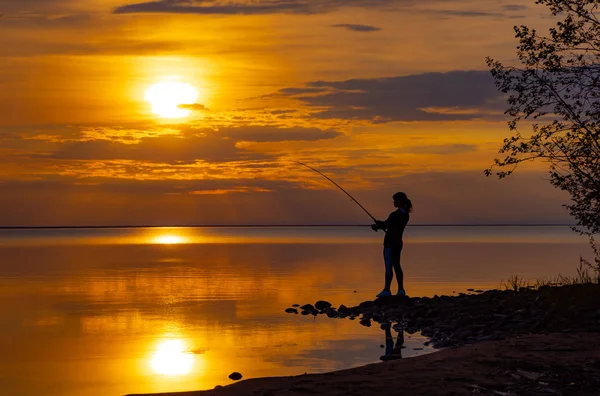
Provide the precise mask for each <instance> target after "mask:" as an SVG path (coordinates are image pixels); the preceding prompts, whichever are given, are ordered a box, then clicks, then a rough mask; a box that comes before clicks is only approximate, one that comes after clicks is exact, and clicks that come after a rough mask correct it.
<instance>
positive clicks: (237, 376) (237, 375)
mask: <svg viewBox="0 0 600 396" xmlns="http://www.w3.org/2000/svg"><path fill="white" fill-rule="evenodd" d="M229 379H232V380H234V381H239V380H241V379H242V374H240V373H238V372H237V371H234V372H233V373H231V374H229Z"/></svg>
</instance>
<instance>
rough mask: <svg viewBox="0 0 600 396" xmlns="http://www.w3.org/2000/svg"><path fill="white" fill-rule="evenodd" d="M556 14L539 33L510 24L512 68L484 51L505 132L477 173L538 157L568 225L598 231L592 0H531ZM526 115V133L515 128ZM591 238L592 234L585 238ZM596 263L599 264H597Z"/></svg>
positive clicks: (599, 156)
mask: <svg viewBox="0 0 600 396" xmlns="http://www.w3.org/2000/svg"><path fill="white" fill-rule="evenodd" d="M536 3H537V4H542V5H545V6H547V7H548V8H549V9H550V11H551V12H552V15H554V16H555V17H558V18H559V19H560V21H559V22H557V24H556V26H555V27H554V28H552V29H550V31H549V34H548V35H547V36H541V35H539V34H538V32H536V31H535V30H534V29H530V28H528V27H527V26H515V28H514V29H515V32H516V38H517V39H518V40H519V45H518V46H517V55H518V57H519V61H520V62H521V65H520V66H519V67H513V66H506V65H503V64H502V63H500V62H498V61H496V60H494V59H491V58H487V64H488V66H489V67H490V69H491V73H492V76H493V77H494V80H495V82H496V86H497V87H498V89H499V90H500V91H502V92H503V93H505V94H508V104H509V108H508V110H506V112H505V113H506V114H508V115H510V116H511V117H512V120H511V121H510V122H509V127H510V130H511V131H513V133H514V134H513V136H511V137H509V138H507V139H504V144H503V146H502V148H501V149H500V154H504V155H505V157H504V158H503V159H496V160H495V164H494V165H493V166H492V167H491V168H489V169H487V170H486V171H485V172H486V174H487V175H488V176H489V175H491V174H495V175H497V176H498V177H500V178H503V177H505V176H508V175H510V174H511V173H512V172H513V171H514V170H515V168H516V167H517V165H518V164H519V163H521V162H524V161H532V160H534V159H538V158H539V159H541V160H543V161H547V162H548V163H549V167H550V182H551V183H552V184H553V185H554V186H555V187H558V188H560V189H562V190H564V191H567V192H568V193H569V194H570V195H571V199H572V202H571V203H570V204H569V205H565V206H566V207H567V208H568V209H569V211H570V214H571V215H572V217H573V218H575V220H577V227H575V230H576V231H578V232H580V233H583V234H587V235H589V236H590V237H592V236H593V235H594V234H598V233H600V21H599V20H598V13H599V12H600V10H599V8H600V0H537V1H536ZM524 120H531V121H532V122H533V123H534V124H533V130H532V133H531V135H530V136H524V135H522V134H521V133H520V132H519V130H518V125H519V124H520V123H521V121H524ZM592 243H593V239H592ZM599 265H600V264H599Z"/></svg>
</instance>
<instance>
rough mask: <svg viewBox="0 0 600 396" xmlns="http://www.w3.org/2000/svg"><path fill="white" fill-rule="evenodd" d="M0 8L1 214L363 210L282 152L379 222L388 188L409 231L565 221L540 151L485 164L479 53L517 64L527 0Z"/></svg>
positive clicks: (91, 219)
mask: <svg viewBox="0 0 600 396" xmlns="http://www.w3.org/2000/svg"><path fill="white" fill-rule="evenodd" d="M134 1H142V2H140V3H135V2H134ZM0 14H1V17H0V63H1V65H2V67H0V87H1V89H0V226H35V225H79V226H81V225H172V224H332V223H335V224H369V223H370V219H369V217H368V216H367V215H366V214H365V213H364V212H362V211H361V210H360V208H358V207H357V206H356V205H355V204H354V203H352V202H350V200H349V199H348V198H347V197H346V196H344V195H343V193H341V192H340V191H339V190H336V189H335V187H334V186H332V185H331V184H330V183H328V182H327V181H326V180H325V179H323V178H322V177H320V176H319V175H317V174H316V173H314V172H311V171H310V170H308V169H306V168H303V167H302V166H300V165H298V164H296V163H295V162H294V161H303V162H306V163H308V164H310V165H311V166H314V167H316V168H318V169H319V170H321V171H323V172H324V173H326V174H327V175H329V176H330V177H332V178H333V179H334V180H336V181H337V182H338V183H339V184H340V185H342V186H343V187H344V188H346V189H347V190H348V191H349V192H350V193H352V194H353V195H354V196H355V197H356V198H357V199H358V200H359V201H360V202H361V203H362V204H363V205H364V206H365V207H367V208H368V209H369V211H370V212H371V213H373V214H374V215H375V216H376V217H378V218H385V217H386V216H387V214H388V213H389V212H390V211H391V210H393V207H392V202H391V195H392V194H393V193H394V192H396V191H404V192H406V193H407V194H408V196H409V198H411V199H412V201H413V204H414V206H415V212H414V214H413V217H412V220H411V223H412V224H481V223H504V224H506V223H510V224H531V223H571V221H570V218H569V216H568V213H567V212H566V210H565V209H564V208H562V207H561V205H562V204H564V203H567V202H568V201H567V199H568V196H567V195H566V194H564V193H562V192H560V191H557V190H555V189H554V188H553V187H552V186H550V184H549V182H548V181H547V178H548V177H547V172H546V171H545V169H546V168H545V164H543V163H533V164H526V165H525V166H523V167H521V168H520V169H519V171H518V172H517V174H515V175H514V176H511V177H510V178H508V179H505V180H498V179H495V178H491V177H490V178H486V177H485V176H484V174H483V170H484V169H485V168H486V167H488V166H489V165H491V164H492V163H493V159H494V158H495V157H496V156H497V151H498V149H499V147H500V146H501V143H502V139H503V138H505V137H508V136H509V135H510V131H509V130H508V127H507V125H506V121H507V118H506V117H505V116H504V115H503V111H504V109H505V108H506V102H505V98H503V97H502V96H501V95H500V94H499V93H498V91H497V90H496V88H495V86H494V84H493V80H492V78H491V76H490V73H489V71H488V70H487V67H486V64H485V57H486V56H491V57H493V58H495V59H499V60H501V61H503V62H506V63H509V64H515V65H516V64H517V61H516V56H515V47H516V45H517V41H516V39H515V38H514V33H513V31H512V27H513V26H514V25H519V24H526V25H528V26H531V27H537V28H539V29H540V30H541V31H545V30H547V28H548V27H550V26H551V25H553V24H554V22H555V21H554V20H553V19H552V18H551V17H550V14H549V13H548V12H547V10H546V9H545V8H544V7H540V6H537V5H535V4H534V1H533V0H507V1H504V0H489V1H481V0H463V1H457V0H431V1H418V0H230V1H217V0H163V1H148V2H143V0H133V1H132V2H127V0H86V1H81V0H0ZM151 87H154V94H150V93H149V92H152V91H149V90H148V89H149V88H151ZM165 87H167V88H169V87H170V88H173V87H175V88H174V89H173V90H172V92H171V91H169V90H168V89H164V88H165ZM186 89H187V90H188V91H190V90H191V92H192V94H191V96H190V95H188V94H189V92H187V91H186ZM186 92H187V93H186ZM186 95H187V96H186ZM149 97H150V102H149V101H147V100H146V99H148V98H149ZM188 97H192V99H193V100H192V103H187V102H189V100H188V99H187V98H188ZM179 104H181V105H183V106H181V107H177V106H178V105H179ZM161 106H162V107H161ZM161 108H162V112H161ZM186 113H189V114H188V115H185V114H186ZM182 114H183V115H185V116H184V117H177V118H167V117H165V115H167V116H171V115H182ZM522 132H523V133H526V132H527V126H526V125H522Z"/></svg>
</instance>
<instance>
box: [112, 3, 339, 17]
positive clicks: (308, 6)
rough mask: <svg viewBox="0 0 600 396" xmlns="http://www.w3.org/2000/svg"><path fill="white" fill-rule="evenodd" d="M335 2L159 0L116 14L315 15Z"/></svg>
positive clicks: (119, 8)
mask: <svg viewBox="0 0 600 396" xmlns="http://www.w3.org/2000/svg"><path fill="white" fill-rule="evenodd" d="M333 3H337V2H336V1H335V2H327V1H318V0H317V1H303V0H301V1H268V0H267V1H264V0H263V1H259V2H254V3H252V4H249V3H242V2H230V3H225V4H223V3H221V2H213V1H204V0H194V1H191V0H160V1H149V2H143V3H137V4H129V5H124V6H121V7H117V8H116V9H115V10H114V11H113V12H114V13H115V14H129V13H178V14H205V15H215V14H216V15H263V14H278V13H290V14H313V13H316V12H318V11H319V10H325V9H332V8H336V5H334V4H333Z"/></svg>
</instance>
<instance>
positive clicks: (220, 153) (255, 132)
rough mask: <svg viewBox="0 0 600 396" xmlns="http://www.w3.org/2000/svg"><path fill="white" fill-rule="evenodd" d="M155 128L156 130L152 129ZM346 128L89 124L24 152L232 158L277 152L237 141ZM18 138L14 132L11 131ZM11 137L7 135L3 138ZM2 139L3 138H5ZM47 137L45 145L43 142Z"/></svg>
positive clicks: (322, 134)
mask: <svg viewBox="0 0 600 396" xmlns="http://www.w3.org/2000/svg"><path fill="white" fill-rule="evenodd" d="M152 133H154V135H152ZM341 135H342V133H341V132H338V131H335V130H332V129H327V130H321V129H319V128H303V127H293V128H284V127H277V126H261V125H254V126H253V125H250V126H244V127H220V128H219V129H218V130H213V129H193V128H184V129H181V130H179V131H177V130H176V129H174V130H167V131H156V132H153V131H137V130H122V129H115V130H114V131H113V130H111V129H110V128H88V129H85V130H82V131H81V132H80V135H79V136H77V137H75V136H73V135H70V139H69V140H60V139H57V137H56V136H54V135H48V136H46V135H33V136H31V137H30V138H29V139H30V144H31V146H34V144H33V143H32V140H38V141H40V144H38V146H40V147H43V150H39V151H33V152H32V151H27V152H23V153H22V157H26V158H35V159H54V160H130V161H150V162H157V163H167V164H189V163H194V162H195V161H211V162H229V161H238V160H240V161H241V160H261V159H268V158H272V156H270V155H266V154H261V153H257V152H253V151H249V150H246V149H244V148H243V147H240V146H238V144H237V143H239V142H242V141H243V142H283V141H317V140H323V139H334V138H336V137H338V136H341ZM12 139H13V141H14V139H15V137H14V136H13V137H12ZM4 141H6V142H8V140H4ZM2 142H3V140H0V144H1V143H2ZM42 142H43V143H44V145H43V146H41V143H42Z"/></svg>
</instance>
